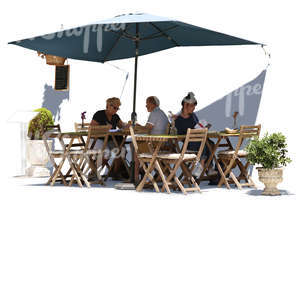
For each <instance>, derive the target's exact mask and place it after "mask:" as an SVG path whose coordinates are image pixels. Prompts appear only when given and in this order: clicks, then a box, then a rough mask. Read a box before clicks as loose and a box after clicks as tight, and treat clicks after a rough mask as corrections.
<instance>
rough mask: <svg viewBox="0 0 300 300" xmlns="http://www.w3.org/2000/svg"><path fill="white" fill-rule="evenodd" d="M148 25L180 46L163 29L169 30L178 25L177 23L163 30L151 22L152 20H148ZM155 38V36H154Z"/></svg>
mask: <svg viewBox="0 0 300 300" xmlns="http://www.w3.org/2000/svg"><path fill="white" fill-rule="evenodd" d="M149 24H150V25H152V26H153V27H154V28H155V29H156V30H158V31H159V32H160V33H161V35H162V36H165V37H166V38H167V39H168V40H170V41H172V42H173V43H174V44H175V45H176V46H180V45H179V44H178V43H177V42H176V41H175V40H174V39H173V38H172V37H171V36H170V35H168V34H167V33H166V32H165V31H167V30H171V29H173V28H176V27H178V25H175V26H173V27H170V28H168V29H166V30H165V31H163V30H161V29H160V28H159V27H158V26H157V25H155V24H153V23H152V22H149ZM154 38H155V37H154Z"/></svg>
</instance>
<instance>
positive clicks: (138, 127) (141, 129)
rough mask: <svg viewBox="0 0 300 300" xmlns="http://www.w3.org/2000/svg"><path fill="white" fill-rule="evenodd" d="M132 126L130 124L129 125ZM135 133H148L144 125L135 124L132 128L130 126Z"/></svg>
mask: <svg viewBox="0 0 300 300" xmlns="http://www.w3.org/2000/svg"><path fill="white" fill-rule="evenodd" d="M130 127H132V126H130ZM132 129H133V131H134V133H135V134H149V129H146V128H145V127H144V126H141V125H137V124H136V125H135V126H134V128H133V127H132Z"/></svg>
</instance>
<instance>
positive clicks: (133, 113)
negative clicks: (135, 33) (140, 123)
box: [131, 49, 138, 126]
mask: <svg viewBox="0 0 300 300" xmlns="http://www.w3.org/2000/svg"><path fill="white" fill-rule="evenodd" d="M136 51H138V49H136ZM137 67H138V55H135V60H134V87H133V108H132V113H131V121H132V125H133V126H134V125H135V123H136V118H137V115H136V112H135V104H136V82H137Z"/></svg>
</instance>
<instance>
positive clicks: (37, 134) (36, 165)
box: [26, 108, 54, 177]
mask: <svg viewBox="0 0 300 300" xmlns="http://www.w3.org/2000/svg"><path fill="white" fill-rule="evenodd" d="M35 111H36V112H38V114H37V115H36V116H35V117H34V118H33V119H32V120H31V121H30V122H29V125H28V134H27V135H28V137H29V140H27V145H26V146H27V147H26V150H27V151H26V157H27V161H28V163H29V164H30V166H29V167H28V168H27V169H26V175H27V176H32V177H44V176H49V175H50V171H49V170H48V168H46V165H47V163H48V161H49V158H48V153H47V151H46V147H45V144H44V141H43V140H42V138H43V133H44V131H45V127H46V126H48V125H53V124H54V122H53V116H52V113H51V111H49V110H48V109H46V108H39V109H36V110H35ZM47 143H48V145H49V148H50V149H51V148H52V141H51V140H48V141H47Z"/></svg>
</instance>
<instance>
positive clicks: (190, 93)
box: [181, 92, 197, 107]
mask: <svg viewBox="0 0 300 300" xmlns="http://www.w3.org/2000/svg"><path fill="white" fill-rule="evenodd" d="M190 99H194V100H195V101H194V104H195V105H197V100H196V99H195V95H194V93H193V92H189V93H188V94H187V95H186V96H185V97H184V98H183V100H182V101H181V106H182V107H183V104H184V103H187V101H186V100H190Z"/></svg>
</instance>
